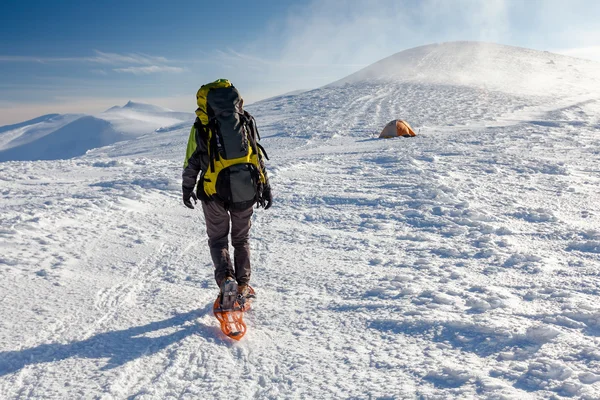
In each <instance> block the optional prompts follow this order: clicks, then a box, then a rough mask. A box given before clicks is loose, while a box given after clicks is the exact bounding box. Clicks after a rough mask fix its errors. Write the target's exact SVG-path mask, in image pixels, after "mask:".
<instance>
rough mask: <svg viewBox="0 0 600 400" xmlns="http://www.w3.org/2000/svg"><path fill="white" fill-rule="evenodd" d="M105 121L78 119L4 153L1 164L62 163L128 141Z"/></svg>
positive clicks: (87, 118)
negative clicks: (42, 161) (59, 161)
mask: <svg viewBox="0 0 600 400" xmlns="http://www.w3.org/2000/svg"><path fill="white" fill-rule="evenodd" d="M125 138H126V136H125V135H124V134H122V133H120V132H117V131H115V129H114V128H113V126H112V125H111V124H110V123H109V122H108V121H105V120H102V119H98V118H95V117H92V116H86V117H81V118H78V119H76V120H75V121H73V122H71V123H69V124H66V125H64V126H62V127H60V128H58V129H56V130H55V131H52V132H50V133H48V134H46V135H44V136H41V137H39V138H37V139H36V140H33V141H28V142H26V143H24V144H22V145H20V146H16V147H13V148H10V149H7V150H2V151H0V161H9V160H10V161H21V160H60V159H66V158H72V157H77V156H81V155H83V154H85V152H86V151H88V150H89V149H93V148H95V147H101V146H107V145H109V144H113V143H115V142H119V141H121V140H124V139H125Z"/></svg>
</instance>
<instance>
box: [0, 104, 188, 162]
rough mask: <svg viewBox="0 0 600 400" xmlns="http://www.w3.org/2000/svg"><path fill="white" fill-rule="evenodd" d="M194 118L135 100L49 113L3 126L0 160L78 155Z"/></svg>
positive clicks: (62, 157) (58, 157)
mask: <svg viewBox="0 0 600 400" xmlns="http://www.w3.org/2000/svg"><path fill="white" fill-rule="evenodd" d="M193 118H194V115H193V114H192V113H183V112H176V111H172V110H169V109H167V108H163V107H159V106H155V105H151V104H144V103H134V102H131V101H130V102H128V103H127V104H126V105H124V106H123V107H120V106H114V107H112V108H110V109H108V110H106V111H105V112H103V113H100V114H99V115H95V116H88V115H81V114H65V115H60V114H50V115H45V116H42V117H39V118H35V119H32V120H29V121H26V122H23V123H20V124H15V125H9V126H4V127H0V162H2V161H15V160H59V159H66V158H71V157H76V156H80V155H83V154H85V153H86V151H88V150H90V149H93V148H96V147H101V146H106V145H109V144H113V143H115V142H118V141H122V140H128V139H135V138H137V137H138V136H140V135H143V134H147V133H151V132H153V131H155V130H157V129H161V128H166V127H169V126H171V125H174V124H179V123H181V122H182V121H186V122H187V121H189V120H193Z"/></svg>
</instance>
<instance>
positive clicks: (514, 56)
mask: <svg viewBox="0 0 600 400" xmlns="http://www.w3.org/2000/svg"><path fill="white" fill-rule="evenodd" d="M599 74H600V65H599V64H598V63H597V62H594V61H587V60H581V59H576V58H573V57H567V56H563V55H560V54H553V53H549V52H547V51H537V50H531V49H525V48H520V47H513V46H505V45H499V44H494V43H481V42H451V43H442V44H432V45H427V46H421V47H416V48H413V49H409V50H405V51H402V52H400V53H397V54H394V55H392V56H390V57H388V58H385V59H383V60H381V61H379V62H377V63H375V64H373V65H370V66H368V67H366V68H364V69H362V70H360V71H358V72H356V73H354V74H352V75H350V76H348V77H346V78H344V79H341V80H339V81H337V82H334V83H333V84H332V85H335V86H339V85H344V84H348V83H357V82H364V81H370V82H392V83H398V82H417V83H420V84H422V83H433V84H438V85H450V86H469V87H474V88H478V89H488V90H499V91H502V92H506V93H515V94H526V95H532V94H538V95H541V96H550V95H561V94H564V92H568V93H569V94H570V95H573V93H574V92H580V91H585V90H589V89H592V88H593V89H595V90H598V89H599V88H600V78H599Z"/></svg>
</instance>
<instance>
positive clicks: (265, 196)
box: [260, 184, 273, 210]
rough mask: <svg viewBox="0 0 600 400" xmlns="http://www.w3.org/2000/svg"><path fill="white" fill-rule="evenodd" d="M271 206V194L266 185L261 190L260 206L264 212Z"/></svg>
mask: <svg viewBox="0 0 600 400" xmlns="http://www.w3.org/2000/svg"><path fill="white" fill-rule="evenodd" d="M272 204H273V194H272V193H271V185H269V184H267V185H265V187H264V188H263V191H262V196H261V199H260V205H261V207H263V208H264V209H265V210H268V209H269V208H271V205H272Z"/></svg>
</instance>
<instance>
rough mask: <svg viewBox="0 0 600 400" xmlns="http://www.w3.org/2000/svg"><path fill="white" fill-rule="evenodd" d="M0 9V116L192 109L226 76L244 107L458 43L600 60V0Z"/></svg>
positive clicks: (9, 1)
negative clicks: (146, 106) (116, 108)
mask: <svg viewBox="0 0 600 400" xmlns="http://www.w3.org/2000/svg"><path fill="white" fill-rule="evenodd" d="M0 11H1V12H0V126H1V125H7V124H12V123H17V122H21V121H24V120H26V119H29V118H34V117H37V116H40V115H43V114H48V113H88V114H94V113H99V112H101V111H103V110H105V109H107V108H110V107H111V106H113V105H119V104H120V105H123V104H125V103H126V102H127V101H128V100H134V101H140V102H146V103H152V104H156V105H160V106H163V107H169V108H171V109H174V110H178V111H188V112H193V111H194V109H195V107H196V104H195V94H196V91H197V89H198V88H199V87H200V86H201V85H202V84H204V83H207V82H210V81H213V80H215V79H218V78H227V79H230V80H231V81H232V83H233V84H234V85H235V86H236V87H237V88H238V89H239V90H240V92H241V93H242V96H243V97H244V98H245V100H246V103H247V104H248V103H251V102H253V101H257V100H260V99H264V98H267V97H271V96H275V95H279V94H283V93H287V92H290V91H294V90H301V89H314V88H317V87H320V86H323V85H326V84H328V83H331V82H334V81H336V80H338V79H341V78H344V77H345V76H347V75H350V74H351V73H353V72H356V71H358V70H360V69H361V68H364V67H366V66H368V65H370V64H372V63H374V62H377V61H379V60H380V59H382V58H385V57H388V56H390V55H392V54H395V53H397V52H399V51H402V50H406V49H409V48H412V47H416V46H421V45H426V44H431V43H440V42H449V41H456V40H474V41H486V42H495V43H501V44H507V45H513V46H519V47H527V48H532V49H536V50H545V51H552V52H557V53H561V54H566V55H570V56H574V57H582V58H588V59H592V60H596V61H600V22H598V19H597V16H598V15H600V2H598V1H596V0H569V1H564V0H335V1H333V0H288V1H279V0H256V1H247V0H221V1H219V2H217V1H204V0H172V1H159V0H146V1H137V0H130V1H113V0H103V1H97V0H95V1H88V0H76V1H75V0H61V1H52V0H46V1H40V0H29V1H26V2H25V1H21V0H2V1H1V3H0Z"/></svg>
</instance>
